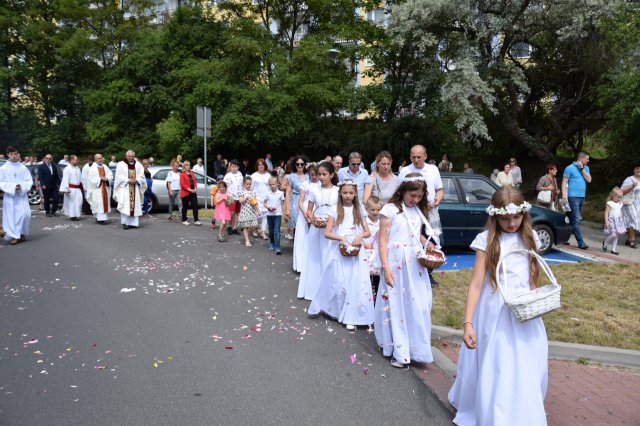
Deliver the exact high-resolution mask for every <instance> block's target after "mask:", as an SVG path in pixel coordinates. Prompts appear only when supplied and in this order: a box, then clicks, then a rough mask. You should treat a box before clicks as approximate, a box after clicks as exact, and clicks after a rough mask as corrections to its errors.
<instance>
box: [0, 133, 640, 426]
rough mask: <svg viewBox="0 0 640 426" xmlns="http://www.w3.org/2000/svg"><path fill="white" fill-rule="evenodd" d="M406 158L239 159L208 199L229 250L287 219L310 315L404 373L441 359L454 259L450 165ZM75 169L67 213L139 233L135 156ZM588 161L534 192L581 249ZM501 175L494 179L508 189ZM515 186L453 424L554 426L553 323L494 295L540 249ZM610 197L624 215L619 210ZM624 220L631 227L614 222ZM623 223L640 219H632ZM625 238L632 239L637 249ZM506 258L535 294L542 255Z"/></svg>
mask: <svg viewBox="0 0 640 426" xmlns="http://www.w3.org/2000/svg"><path fill="white" fill-rule="evenodd" d="M8 156H9V159H10V161H9V162H8V163H7V164H5V165H4V166H3V167H2V168H0V185H1V186H0V189H2V190H3V191H4V192H5V198H4V209H3V224H4V228H5V231H7V237H6V238H8V239H9V240H10V243H11V244H17V243H19V242H20V241H22V240H24V239H25V238H26V235H27V234H28V228H29V220H30V216H31V211H30V208H29V205H28V201H27V200H26V199H25V190H27V189H28V188H30V187H31V185H32V178H31V176H30V174H29V172H28V171H27V170H26V168H24V166H22V167H21V164H20V163H19V162H18V161H17V159H18V158H19V154H18V153H17V151H16V150H15V149H13V148H10V149H9V152H8ZM409 158H410V160H411V163H410V164H408V165H406V166H405V167H403V168H402V169H401V170H400V172H399V174H398V175H397V176H396V175H395V174H394V173H393V171H392V164H393V159H392V156H391V154H390V153H389V152H386V151H383V152H381V153H379V154H378V155H377V157H376V159H375V163H374V165H372V173H371V174H369V173H368V172H367V170H366V169H365V168H364V167H363V164H362V156H361V155H360V154H359V153H357V152H352V153H351V154H350V155H349V157H348V164H347V165H346V166H345V167H342V158H341V157H340V156H334V157H329V158H326V159H325V160H324V161H320V162H317V163H316V162H310V161H309V159H308V158H307V157H306V156H304V155H297V156H295V157H293V159H292V161H291V163H290V164H291V166H292V167H293V170H292V171H291V172H290V173H285V174H284V175H283V176H282V177H279V175H278V172H279V171H278V170H277V167H276V168H274V167H273V164H272V163H271V159H270V156H266V157H265V158H264V159H259V160H258V161H257V163H256V166H255V170H256V171H255V172H254V173H253V174H251V175H249V174H248V173H247V174H245V173H243V172H241V171H240V168H241V164H240V162H238V161H237V160H231V161H229V162H228V163H227V165H226V170H224V172H225V173H224V174H220V175H219V176H217V177H219V180H218V181H217V183H216V184H215V185H214V186H213V187H211V191H210V195H211V202H212V205H213V206H214V207H215V214H214V216H213V219H212V227H213V228H216V229H217V241H219V242H221V243H224V242H226V241H227V236H228V235H229V234H235V233H238V234H240V232H242V234H243V240H244V244H245V245H246V246H247V247H250V246H252V245H253V244H252V240H251V237H252V236H253V237H254V238H260V237H261V238H265V239H269V249H270V250H272V251H273V252H275V254H281V253H282V251H281V247H280V229H281V224H282V219H284V220H285V222H286V223H287V229H288V230H287V235H288V236H289V238H292V239H293V258H292V267H293V269H294V270H295V271H296V272H299V273H300V278H299V284H298V289H297V296H298V298H300V299H305V300H308V301H309V302H310V304H309V308H308V313H309V315H312V316H313V315H320V314H323V315H326V316H328V317H331V318H333V319H335V320H336V321H337V322H339V323H341V324H343V325H344V326H345V327H346V328H347V329H349V330H356V329H357V327H358V326H362V327H367V328H368V329H369V330H371V328H373V332H374V333H375V337H376V341H377V343H378V345H379V346H380V348H381V350H382V354H383V355H384V356H385V357H389V358H390V362H391V365H393V366H394V367H399V368H403V367H405V366H407V365H409V364H410V363H411V362H433V354H432V349H431V326H432V325H431V305H432V291H433V290H432V287H435V285H437V284H436V283H435V280H433V277H432V276H431V270H432V269H433V268H437V267H438V266H439V265H440V264H441V263H442V261H444V258H445V257H444V253H443V252H442V251H441V250H440V248H441V244H442V243H443V241H442V237H443V236H442V226H441V222H440V216H439V213H438V206H439V205H440V203H441V201H442V198H443V195H444V190H443V185H442V179H441V176H440V171H441V170H443V166H442V164H441V165H435V164H429V162H428V161H427V150H426V148H425V147H424V146H421V145H415V146H413V147H412V148H411V151H410V157H409ZM219 160H220V158H217V161H219ZM444 160H445V159H444V158H443V161H444ZM514 160H515V159H514ZM447 161H448V158H447ZM68 162H69V165H68V166H67V167H65V169H64V172H63V176H62V178H61V183H60V186H59V191H60V192H61V193H63V194H64V213H65V214H66V215H68V216H69V217H70V218H72V219H75V218H78V217H79V216H80V214H81V207H82V201H83V197H84V198H86V200H87V202H88V203H89V204H90V206H91V210H92V213H93V214H94V217H95V220H96V222H98V223H106V221H107V220H108V214H109V212H110V209H111V207H110V202H109V195H110V191H113V198H114V199H115V200H116V201H117V204H118V205H117V210H118V212H119V213H120V223H121V224H122V226H123V227H124V228H125V229H128V228H130V227H137V226H138V225H139V223H138V219H139V217H140V216H142V215H143V204H144V193H145V190H146V188H147V180H148V177H145V167H144V166H143V165H142V164H141V163H140V162H138V161H136V159H135V153H134V152H132V151H127V153H126V155H125V158H124V159H123V160H122V161H120V162H117V163H116V164H115V168H116V171H115V176H112V173H111V170H110V169H109V167H107V166H106V165H105V164H104V158H103V156H102V155H100V154H97V155H95V157H94V162H93V163H92V165H91V166H89V167H88V169H87V170H86V171H83V170H80V169H79V168H78V166H77V158H76V157H75V156H70V157H69V160H68ZM514 162H515V161H514ZM588 162H589V156H588V154H586V153H580V154H579V155H578V157H577V159H576V161H575V162H573V163H572V164H571V165H569V166H568V167H567V168H566V169H565V171H564V173H563V181H562V184H561V186H560V187H558V186H557V184H554V183H552V182H551V181H553V182H555V173H552V172H553V171H555V172H557V167H555V168H551V169H549V173H548V174H549V176H550V177H549V179H548V181H543V179H541V180H540V182H541V183H542V184H540V183H539V185H538V186H539V191H540V192H542V191H550V192H551V197H550V198H549V202H551V201H552V200H555V199H556V198H558V199H559V200H560V201H561V203H562V204H563V205H565V204H566V205H568V209H570V211H568V214H569V217H570V220H571V223H572V226H573V229H574V234H575V237H576V240H577V241H578V244H579V247H581V248H585V246H586V244H584V241H582V238H581V234H580V211H581V209H582V205H583V204H584V197H585V191H586V186H587V184H588V183H590V182H591V175H590V171H589V168H588V165H587V164H588ZM198 163H199V162H198ZM509 163H510V164H508V165H509V170H508V171H507V170H503V172H499V173H498V174H497V175H500V173H503V175H508V174H509V173H512V171H513V170H514V166H515V167H517V165H514V166H512V165H511V164H513V163H512V162H511V161H510V162H509ZM147 164H148V161H147ZM197 165H199V164H197ZM171 166H172V172H171V173H169V175H167V178H166V186H167V190H168V192H169V195H170V200H171V202H170V206H169V213H170V216H169V219H170V220H172V218H173V211H174V204H176V202H177V200H178V199H180V200H181V202H182V219H183V220H182V222H183V223H184V224H185V225H188V224H189V223H190V222H189V221H188V219H187V215H186V210H187V208H189V207H191V208H192V210H193V216H194V217H193V221H194V224H196V225H200V224H201V222H200V221H199V219H198V208H197V198H196V189H197V181H196V176H195V174H194V173H193V170H192V169H191V167H190V166H191V165H190V163H189V162H188V161H181V158H179V157H176V158H175V159H174V160H172V163H171ZM439 166H440V167H439ZM179 167H182V170H181V171H179ZM245 167H246V165H245ZM41 168H42V169H43V170H42V171H43V174H42V176H40V173H38V174H39V180H40V184H41V186H42V190H43V193H44V192H45V191H48V190H49V188H50V185H52V184H51V183H50V181H49V180H48V178H49V177H48V176H47V173H46V172H47V171H49V172H50V173H51V175H53V170H54V169H55V167H52V166H51V158H50V156H45V158H44V163H43V165H41ZM466 168H469V167H468V165H467V167H466ZM444 169H446V170H451V169H452V165H451V163H450V162H449V163H445V164H444ZM505 169H506V165H505ZM216 174H217V171H216ZM503 175H501V176H500V177H497V179H499V180H500V181H505V179H506V178H505V176H503ZM112 178H113V188H110V186H111V184H110V182H111V181H112ZM519 178H520V179H521V174H520V176H519ZM543 178H544V176H543ZM639 178H640V165H639V166H637V167H634V175H633V176H631V177H630V178H629V179H627V180H625V183H624V184H623V186H622V189H621V190H620V189H619V188H618V189H614V191H612V195H611V200H610V201H611V204H610V203H609V202H608V203H607V206H608V207H607V218H606V219H607V222H606V224H607V225H608V228H609V229H608V231H609V232H610V233H611V234H612V235H614V234H615V235H616V241H617V233H618V232H621V231H623V230H624V229H623V228H624V227H625V226H626V225H627V224H628V225H629V226H630V227H631V228H632V229H634V230H637V229H638V222H637V220H638V210H639V209H640V206H639V204H640V196H639V192H638V191H640V185H638V179H639ZM506 180H507V183H505V184H503V185H502V186H501V187H500V188H499V189H498V190H497V191H496V192H495V193H494V194H493V196H492V198H491V204H490V206H489V207H488V208H487V213H488V215H489V219H488V222H487V225H486V230H485V231H483V232H481V233H480V234H478V236H477V237H476V238H475V239H474V241H473V243H472V244H471V248H472V249H473V250H475V252H476V260H475V264H474V270H473V274H472V278H471V282H470V284H469V290H468V295H467V301H466V307H465V314H464V318H463V319H462V321H461V326H462V327H463V329H464V344H465V346H464V347H463V348H462V351H461V354H460V361H459V364H458V375H457V378H456V380H455V382H454V385H453V387H452V389H451V391H450V393H449V399H450V401H451V403H452V404H453V406H454V407H456V409H457V414H456V418H455V419H454V422H455V423H456V424H460V425H467V424H529V425H534V424H535V425H542V424H546V416H545V411H544V397H545V394H546V389H547V337H546V332H545V329H544V324H543V322H542V319H541V317H537V318H534V319H530V320H528V321H524V322H522V321H519V320H518V319H517V318H516V317H515V316H514V315H513V314H512V312H511V311H510V309H509V307H508V306H507V305H506V304H505V303H504V300H503V298H502V297H501V294H500V292H498V291H496V289H497V286H498V281H499V280H498V277H497V271H496V270H497V266H498V263H499V262H500V261H503V260H504V259H505V257H506V256H507V255H508V254H512V252H514V250H532V251H536V250H537V248H538V247H539V245H540V242H539V240H538V238H537V235H536V233H535V232H534V231H533V229H532V226H531V218H530V215H529V209H530V207H531V205H530V204H529V203H527V202H526V201H525V200H524V196H523V194H522V192H521V191H520V190H519V189H518V188H517V186H518V183H517V182H514V180H513V176H512V177H511V183H508V179H506ZM520 182H521V180H520ZM545 182H546V183H547V185H544V183H545ZM53 186H54V187H55V186H56V185H55V184H53ZM629 193H631V194H632V195H633V196H634V197H635V198H634V199H633V202H632V203H630V204H627V203H622V199H623V198H624V197H625V196H628V194H629ZM538 197H539V198H540V195H539V196H538ZM45 198H46V196H45ZM45 203H46V201H45ZM614 203H619V204H620V205H621V206H623V207H621V208H620V209H619V210H618V209H617V207H616V209H614V206H613V204H614ZM45 206H47V204H45ZM616 206H617V204H616ZM623 210H625V213H624V216H623ZM53 211H54V213H55V206H54V207H53ZM50 212H51V210H50V207H46V213H47V214H53V213H50ZM629 212H631V213H629ZM614 217H615V218H616V219H615V220H614V219H613V218H614ZM622 217H624V219H621V220H622V222H621V221H620V220H618V219H617V218H622ZM627 217H630V218H631V219H633V220H635V222H629V223H627V222H625V221H626V220H627V219H626V218H627ZM630 235H631V236H630V240H629V244H630V245H631V244H633V246H635V242H634V239H633V237H632V235H633V234H630ZM607 242H608V243H613V240H607ZM603 245H604V244H603ZM613 248H614V251H615V246H613ZM505 264H506V267H505V270H504V271H503V273H504V274H505V277H506V278H507V279H505V281H508V282H509V283H510V285H512V286H513V289H514V290H515V291H516V292H521V293H526V292H528V291H531V290H533V289H535V288H536V287H537V286H538V282H539V275H540V269H541V268H539V266H538V260H537V259H536V258H535V256H522V255H519V256H511V257H510V261H509V262H505ZM501 274H502V273H501Z"/></svg>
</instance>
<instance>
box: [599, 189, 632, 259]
mask: <svg viewBox="0 0 640 426" xmlns="http://www.w3.org/2000/svg"><path fill="white" fill-rule="evenodd" d="M622 195H623V193H622V189H620V188H618V187H617V186H616V187H615V188H613V189H612V190H611V193H610V194H609V200H608V201H607V207H605V209H604V232H605V233H606V234H609V236H608V237H607V239H605V240H604V241H603V242H602V250H603V251H604V252H605V253H606V251H607V250H608V248H609V247H608V245H609V244H611V254H620V253H618V252H617V251H616V250H617V249H618V235H620V234H626V232H627V227H626V226H625V222H624V219H623V218H622Z"/></svg>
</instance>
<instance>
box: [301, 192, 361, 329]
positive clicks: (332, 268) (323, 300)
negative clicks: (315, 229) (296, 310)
mask: <svg viewBox="0 0 640 426" xmlns="http://www.w3.org/2000/svg"><path fill="white" fill-rule="evenodd" d="M338 188H339V190H338V191H339V192H338V204H337V205H336V207H334V208H332V209H331V211H330V213H329V217H328V218H327V227H326V228H325V231H324V236H325V237H326V238H327V239H328V240H329V241H330V248H329V251H328V252H327V255H326V260H325V263H324V270H323V271H322V275H321V276H320V287H319V288H318V292H317V293H316V295H315V296H314V297H313V301H312V302H311V305H310V306H309V315H317V314H319V313H320V312H324V313H325V314H327V315H329V316H330V317H332V318H335V319H336V320H338V322H339V323H342V324H345V325H346V327H347V330H355V329H356V326H357V325H371V324H373V295H372V293H371V284H370V282H369V267H368V265H367V263H366V262H365V261H364V250H363V249H361V250H360V251H359V253H358V255H357V256H343V255H342V254H341V253H340V249H339V244H338V243H340V244H341V245H343V247H346V250H351V249H353V248H355V247H360V248H361V246H362V239H363V238H366V237H368V236H370V235H371V234H370V232H369V228H368V227H367V223H366V222H365V220H364V218H363V215H362V212H361V211H360V203H359V202H358V186H357V185H356V183H355V182H354V181H352V180H343V181H341V182H338ZM354 200H355V202H354Z"/></svg>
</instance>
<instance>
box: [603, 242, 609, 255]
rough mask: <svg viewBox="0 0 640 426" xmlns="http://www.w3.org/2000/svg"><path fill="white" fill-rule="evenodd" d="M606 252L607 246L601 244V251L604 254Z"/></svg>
mask: <svg viewBox="0 0 640 426" xmlns="http://www.w3.org/2000/svg"><path fill="white" fill-rule="evenodd" d="M607 250H608V249H607V245H606V244H605V243H602V251H603V252H605V253H606V252H607Z"/></svg>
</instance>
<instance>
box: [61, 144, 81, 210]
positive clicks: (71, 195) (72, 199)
mask: <svg viewBox="0 0 640 426" xmlns="http://www.w3.org/2000/svg"><path fill="white" fill-rule="evenodd" d="M82 190H83V185H82V172H81V171H80V167H78V157H76V156H75V155H72V156H70V157H69V165H68V166H67V167H65V168H64V171H63V172H62V182H61V183H60V189H59V192H61V193H63V194H64V205H63V206H62V212H63V213H64V214H65V215H67V216H69V218H70V219H71V220H75V221H78V220H80V216H81V215H82Z"/></svg>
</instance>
